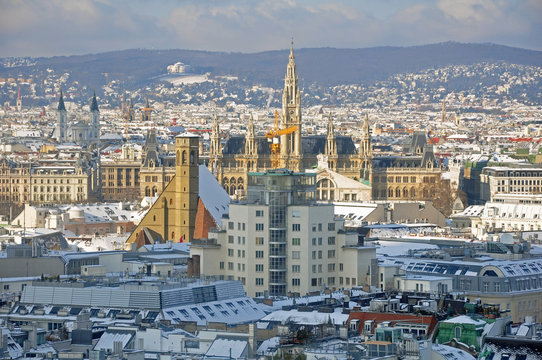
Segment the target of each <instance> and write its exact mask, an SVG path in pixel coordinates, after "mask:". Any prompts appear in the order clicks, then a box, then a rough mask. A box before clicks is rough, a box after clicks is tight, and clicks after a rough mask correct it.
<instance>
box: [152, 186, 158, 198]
mask: <svg viewBox="0 0 542 360" xmlns="http://www.w3.org/2000/svg"><path fill="white" fill-rule="evenodd" d="M157 194H158V189H157V188H156V186H153V187H152V196H156V195H157Z"/></svg>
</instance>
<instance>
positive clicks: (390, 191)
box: [388, 188, 393, 198]
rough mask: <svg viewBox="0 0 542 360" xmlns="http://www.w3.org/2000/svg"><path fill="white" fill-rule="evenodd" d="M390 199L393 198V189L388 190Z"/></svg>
mask: <svg viewBox="0 0 542 360" xmlns="http://www.w3.org/2000/svg"><path fill="white" fill-rule="evenodd" d="M388 197H390V198H392V197H393V188H388Z"/></svg>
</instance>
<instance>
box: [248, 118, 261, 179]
mask: <svg viewBox="0 0 542 360" xmlns="http://www.w3.org/2000/svg"><path fill="white" fill-rule="evenodd" d="M245 157H246V168H247V171H256V169H257V167H258V147H257V145H256V137H255V134H254V117H253V116H252V114H250V118H249V120H248V127H247V134H246V136H245Z"/></svg>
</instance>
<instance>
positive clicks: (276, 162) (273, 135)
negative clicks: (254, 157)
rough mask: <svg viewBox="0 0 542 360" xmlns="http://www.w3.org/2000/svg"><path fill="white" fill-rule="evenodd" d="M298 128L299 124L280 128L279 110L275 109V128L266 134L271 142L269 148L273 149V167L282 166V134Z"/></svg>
mask: <svg viewBox="0 0 542 360" xmlns="http://www.w3.org/2000/svg"><path fill="white" fill-rule="evenodd" d="M297 129H298V127H297V126H290V127H288V128H285V129H279V112H278V111H277V110H275V122H274V124H273V129H271V130H270V131H268V132H267V133H266V134H265V137H266V138H267V140H268V141H269V142H270V143H271V144H269V148H270V149H271V168H273V169H278V168H279V166H280V136H282V135H288V134H291V133H293V132H294V131H297Z"/></svg>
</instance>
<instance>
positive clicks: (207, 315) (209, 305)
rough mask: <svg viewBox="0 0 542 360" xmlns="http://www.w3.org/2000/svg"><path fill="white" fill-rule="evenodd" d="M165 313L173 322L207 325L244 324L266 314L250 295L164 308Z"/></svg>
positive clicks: (165, 316)
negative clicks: (218, 323)
mask: <svg viewBox="0 0 542 360" xmlns="http://www.w3.org/2000/svg"><path fill="white" fill-rule="evenodd" d="M163 314H164V319H166V320H170V321H171V322H172V323H173V324H177V323H180V322H181V321H195V322H197V323H198V325H207V323H209V322H222V323H226V324H231V325H233V324H243V323H249V322H255V321H258V320H260V319H261V318H262V317H264V316H265V313H264V312H263V310H261V309H260V307H259V306H258V305H257V304H256V303H255V302H254V300H252V298H250V297H248V296H246V297H240V298H235V299H227V300H218V301H212V302H205V303H200V304H190V305H184V306H176V307H170V308H167V309H164V311H163Z"/></svg>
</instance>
